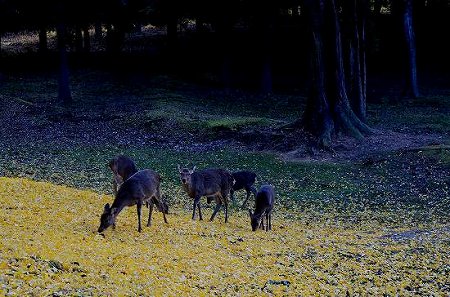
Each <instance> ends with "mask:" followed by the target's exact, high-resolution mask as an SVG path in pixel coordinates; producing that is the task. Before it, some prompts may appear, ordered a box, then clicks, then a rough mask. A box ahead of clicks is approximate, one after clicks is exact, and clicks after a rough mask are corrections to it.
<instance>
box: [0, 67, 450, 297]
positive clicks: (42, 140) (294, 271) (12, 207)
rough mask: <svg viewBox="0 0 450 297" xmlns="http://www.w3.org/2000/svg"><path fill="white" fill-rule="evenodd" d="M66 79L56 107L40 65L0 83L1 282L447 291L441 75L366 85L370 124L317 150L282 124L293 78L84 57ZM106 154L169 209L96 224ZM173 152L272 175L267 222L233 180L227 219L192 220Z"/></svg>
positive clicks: (136, 288)
mask: <svg viewBox="0 0 450 297" xmlns="http://www.w3.org/2000/svg"><path fill="white" fill-rule="evenodd" d="M71 82H72V91H73V95H74V103H73V104H72V105H70V106H63V105H61V104H59V103H58V102H56V99H55V98H56V89H57V85H56V79H55V77H54V76H52V75H51V74H48V73H47V74H46V73H40V74H39V75H30V74H20V73H15V74H7V73H5V74H4V76H3V78H2V82H1V84H0V105H1V107H2V108H0V208H1V209H2V211H1V212H0V236H1V238H2V240H1V241H0V292H1V293H4V294H7V295H13V296H24V295H33V294H34V295H37V296H40V295H43V296H47V295H54V296H58V295H60V296H67V295H71V296H77V295H81V296H90V295H96V296H97V295H103V296H107V295H110V296H116V295H121V294H123V295H127V294H128V295H139V294H142V295H145V296H149V295H155V296H160V295H163V293H166V295H169V296H174V295H180V294H183V296H184V295H187V293H189V295H195V296H201V295H202V294H203V295H207V296H210V295H220V296H224V295H251V296H260V295H264V294H267V295H270V294H272V295H276V296H281V295H286V296H298V295H302V296H308V295H338V296H342V295H344V296H345V295H350V296H357V295H374V296H380V295H387V296H396V295H400V296H408V295H411V296H412V295H416V296H423V295H426V296H449V295H450V266H449V263H450V261H449V260H450V259H449V257H450V256H449V254H450V238H449V237H450V226H449V213H450V193H449V192H450V150H449V145H450V109H449V108H450V94H449V93H448V91H444V92H438V93H431V92H430V93H429V95H427V96H426V97H424V98H420V99H417V100H414V101H402V102H397V101H395V100H394V101H390V100H389V99H386V100H385V99H383V98H381V99H380V102H376V103H370V104H369V105H368V115H369V120H370V125H371V126H372V127H373V128H375V129H377V130H378V131H379V133H378V134H376V135H373V136H370V137H368V138H366V139H364V140H363V141H362V142H359V141H355V140H353V139H348V138H346V137H343V136H342V135H341V136H340V137H339V138H336V139H334V142H333V143H334V147H333V151H316V150H312V149H310V144H311V143H310V141H311V139H310V138H309V137H308V136H307V135H306V134H304V133H303V132H302V131H292V130H289V129H287V128H286V124H288V123H290V122H292V121H294V120H295V119H298V118H299V117H300V116H301V112H302V110H303V108H304V104H305V98H304V97H303V96H302V95H301V94H291V95H282V94H275V95H272V96H265V97H261V96H258V95H255V94H250V93H246V92H241V91H236V92H231V93H230V92H228V93H224V92H220V91H218V90H215V89H211V88H207V87H204V86H198V85H190V84H188V83H183V82H181V81H179V80H176V79H173V78H170V77H167V76H150V77H147V76H142V75H136V76H129V77H127V78H124V77H123V76H115V75H111V74H108V73H103V72H99V71H86V70H83V71H79V72H75V73H74V74H73V75H72V81H71ZM267 106H270V107H271V108H267ZM119 153H124V154H127V155H129V156H130V157H132V158H133V159H134V160H135V161H136V164H137V166H138V167H139V168H152V169H154V170H156V171H157V172H159V173H160V174H161V175H162V177H163V182H162V191H163V193H164V194H165V195H166V196H167V198H168V201H169V206H170V215H169V216H168V220H169V224H168V225H165V224H164V223H163V221H162V218H161V216H160V214H159V213H156V214H154V224H153V226H152V227H149V228H144V232H142V233H138V232H137V231H136V230H137V222H136V221H137V218H136V214H135V209H134V208H133V209H126V210H125V211H124V212H123V213H121V214H120V217H119V220H118V227H117V229H116V230H115V231H112V230H108V231H107V232H105V236H102V235H99V234H97V232H96V230H97V228H98V224H99V217H100V214H101V211H102V208H103V205H104V204H105V203H106V202H111V201H112V200H113V197H112V196H111V178H112V176H111V172H110V171H109V169H108V168H107V166H106V164H107V163H108V161H109V160H110V158H112V157H113V156H115V155H116V154H119ZM177 164H183V165H188V164H195V165H197V168H206V167H223V168H227V169H229V170H232V171H234V170H239V169H250V170H253V171H255V172H256V173H257V175H258V182H257V185H256V186H257V187H259V186H260V185H262V184H264V183H271V184H273V185H274V186H275V188H276V192H277V198H276V205H275V213H274V219H273V221H274V228H273V230H272V232H268V233H266V232H262V231H258V232H251V230H250V225H249V222H248V218H247V211H246V210H245V209H241V208H239V207H238V206H237V205H239V203H240V202H242V198H243V193H238V198H239V199H238V201H237V202H236V204H233V205H232V207H231V214H230V222H229V223H228V224H224V223H223V216H222V214H219V215H218V217H217V218H216V220H215V221H214V222H208V221H207V220H206V221H204V222H198V221H192V220H191V219H190V215H191V207H192V201H191V200H190V199H189V198H187V197H186V195H185V194H184V193H183V192H182V190H181V186H180V182H179V180H178V172H177ZM203 203H204V201H203ZM204 204H205V206H206V203H204ZM210 212H211V209H210V208H207V209H205V217H209V213H210Z"/></svg>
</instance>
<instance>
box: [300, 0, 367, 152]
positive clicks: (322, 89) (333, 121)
mask: <svg viewBox="0 0 450 297" xmlns="http://www.w3.org/2000/svg"><path fill="white" fill-rule="evenodd" d="M305 5H306V7H305V8H306V13H307V17H308V22H309V24H310V27H311V33H312V36H313V39H312V51H311V62H312V74H313V75H312V84H311V93H310V96H309V98H308V101H307V107H306V110H305V113H304V114H303V125H304V127H305V129H306V130H307V131H310V132H311V133H313V134H314V135H316V136H317V137H318V140H319V141H318V143H319V145H321V146H323V147H329V146H331V136H332V134H333V133H336V132H342V133H346V134H349V135H351V136H353V137H355V138H357V139H362V138H363V135H364V134H370V133H372V130H371V129H370V128H369V127H368V126H367V125H366V124H364V123H363V122H362V121H361V119H360V118H359V117H358V116H357V115H356V114H355V113H354V111H353V110H352V108H351V105H350V101H349V99H348V96H347V91H346V85H345V75H344V62H343V53H342V41H341V30H340V24H339V18H338V15H337V9H336V6H335V2H334V0H320V1H317V0H306V1H305ZM325 20H327V23H326V25H325V24H324V22H325ZM325 29H330V31H327V33H329V34H325V33H326V31H325ZM324 39H326V40H325V41H324ZM325 57H327V59H325Z"/></svg>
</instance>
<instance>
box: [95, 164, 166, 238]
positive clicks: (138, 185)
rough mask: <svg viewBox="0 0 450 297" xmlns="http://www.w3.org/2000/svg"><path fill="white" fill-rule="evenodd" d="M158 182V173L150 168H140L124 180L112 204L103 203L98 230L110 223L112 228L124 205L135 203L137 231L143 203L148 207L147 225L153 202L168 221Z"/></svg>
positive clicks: (159, 179)
mask: <svg viewBox="0 0 450 297" xmlns="http://www.w3.org/2000/svg"><path fill="white" fill-rule="evenodd" d="M160 184H161V177H160V175H159V174H158V173H156V172H155V171H153V170H150V169H145V170H140V171H138V172H136V173H135V174H133V175H132V176H131V177H129V178H128V179H127V180H125V182H124V183H123V184H122V185H121V186H120V188H119V190H118V191H117V194H116V196H115V199H114V202H113V203H112V205H111V206H109V203H107V204H105V208H104V210H103V214H102V215H101V217H100V227H99V228H98V232H103V231H104V230H106V229H107V228H108V227H109V226H111V225H112V226H113V229H114V228H115V226H116V218H117V215H118V214H119V213H120V212H121V211H122V210H123V209H124V208H125V207H126V206H133V205H137V215H138V231H139V232H141V231H142V227H141V208H142V205H143V204H144V203H145V204H146V205H147V206H148V207H149V214H148V222H147V226H150V225H151V220H152V212H153V205H154V204H155V205H156V206H157V207H158V209H159V210H160V211H161V212H162V214H163V218H164V222H165V223H168V222H167V219H166V215H165V214H166V212H165V211H164V206H163V205H164V203H163V201H162V197H161V193H160Z"/></svg>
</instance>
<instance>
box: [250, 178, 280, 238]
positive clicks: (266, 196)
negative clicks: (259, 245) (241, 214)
mask: <svg viewBox="0 0 450 297" xmlns="http://www.w3.org/2000/svg"><path fill="white" fill-rule="evenodd" d="M274 201H275V189H274V187H273V186H272V185H263V186H261V188H260V189H259V191H258V193H256V199H255V211H254V212H253V213H252V211H251V210H250V209H249V210H248V211H249V214H250V219H251V225H252V231H256V229H258V226H259V227H261V229H263V230H264V215H265V216H266V226H265V229H266V231H269V230H272V210H273V204H274Z"/></svg>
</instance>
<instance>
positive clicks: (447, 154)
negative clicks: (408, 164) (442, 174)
mask: <svg viewBox="0 0 450 297" xmlns="http://www.w3.org/2000/svg"><path fill="white" fill-rule="evenodd" d="M423 154H424V155H425V156H427V157H429V158H432V159H434V160H436V161H437V162H438V163H440V164H443V165H444V166H447V167H450V147H445V148H442V149H432V150H424V151H423Z"/></svg>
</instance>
